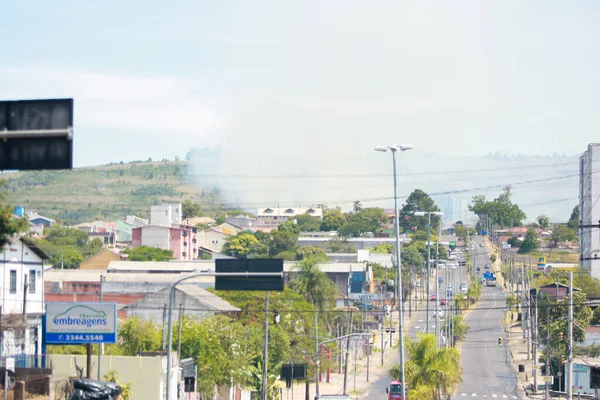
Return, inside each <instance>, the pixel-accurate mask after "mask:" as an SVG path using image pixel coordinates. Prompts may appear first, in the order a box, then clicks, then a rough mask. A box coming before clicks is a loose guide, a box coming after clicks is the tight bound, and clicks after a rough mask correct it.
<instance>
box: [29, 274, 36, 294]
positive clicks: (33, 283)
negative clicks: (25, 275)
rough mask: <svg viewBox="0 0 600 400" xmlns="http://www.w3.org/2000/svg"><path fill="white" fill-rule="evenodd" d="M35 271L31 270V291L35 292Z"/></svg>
mask: <svg viewBox="0 0 600 400" xmlns="http://www.w3.org/2000/svg"><path fill="white" fill-rule="evenodd" d="M35 278H36V276H35V271H29V293H35V283H36V281H35Z"/></svg>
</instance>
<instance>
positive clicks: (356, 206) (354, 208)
mask: <svg viewBox="0 0 600 400" xmlns="http://www.w3.org/2000/svg"><path fill="white" fill-rule="evenodd" d="M360 210H362V204H360V200H357V201H355V202H354V205H353V206H352V211H354V212H355V213H357V212H359V211H360Z"/></svg>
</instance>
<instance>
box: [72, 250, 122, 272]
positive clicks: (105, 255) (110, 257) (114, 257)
mask: <svg viewBox="0 0 600 400" xmlns="http://www.w3.org/2000/svg"><path fill="white" fill-rule="evenodd" d="M125 258H127V257H126V256H125V255H123V254H120V253H119V252H118V251H114V250H111V249H106V248H105V249H101V250H100V251H99V252H98V253H96V254H95V255H93V256H91V257H90V258H88V259H87V260H85V261H83V262H82V263H81V264H79V269H97V270H100V271H106V269H107V268H108V264H110V262H111V261H121V260H124V259H125Z"/></svg>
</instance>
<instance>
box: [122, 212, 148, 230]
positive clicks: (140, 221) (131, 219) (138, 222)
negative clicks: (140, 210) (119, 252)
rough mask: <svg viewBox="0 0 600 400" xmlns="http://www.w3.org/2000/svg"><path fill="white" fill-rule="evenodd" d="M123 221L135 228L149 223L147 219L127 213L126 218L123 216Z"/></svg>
mask: <svg viewBox="0 0 600 400" xmlns="http://www.w3.org/2000/svg"><path fill="white" fill-rule="evenodd" d="M125 222H126V223H128V224H129V225H132V226H134V227H136V228H139V227H140V226H144V225H148V224H150V221H148V220H147V219H144V218H140V217H136V216H135V215H128V216H127V218H125Z"/></svg>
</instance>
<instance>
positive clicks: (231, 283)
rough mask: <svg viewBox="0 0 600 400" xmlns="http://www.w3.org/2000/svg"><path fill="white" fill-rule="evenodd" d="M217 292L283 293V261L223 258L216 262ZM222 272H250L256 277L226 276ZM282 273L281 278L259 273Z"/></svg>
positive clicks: (276, 259) (277, 259) (275, 259)
mask: <svg viewBox="0 0 600 400" xmlns="http://www.w3.org/2000/svg"><path fill="white" fill-rule="evenodd" d="M215 272H216V273H217V276H216V277H215V290H255V291H260V290H266V291H275V292H282V291H283V260H282V259H279V258H267V259H250V260H248V259H237V258H226V259H225V258H221V259H217V260H216V264H215ZM220 272H223V273H227V272H238V273H239V272H248V273H252V274H254V275H248V276H225V275H221V276H219V275H218V274H219V273H220ZM261 272H266V273H274V272H281V273H282V275H281V276H261V275H257V274H258V273H261Z"/></svg>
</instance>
